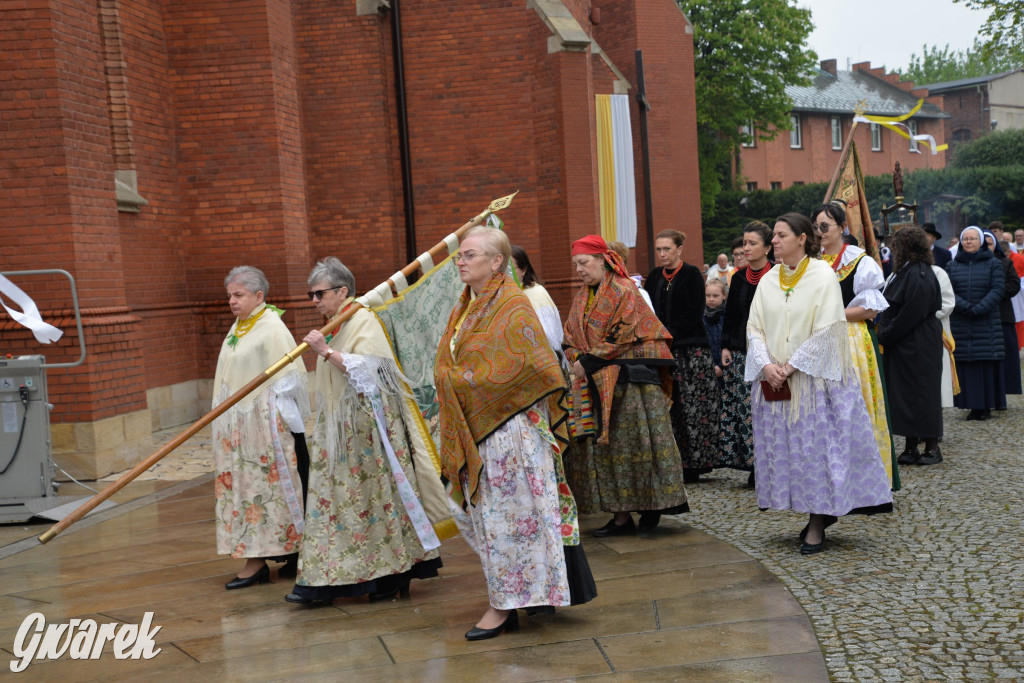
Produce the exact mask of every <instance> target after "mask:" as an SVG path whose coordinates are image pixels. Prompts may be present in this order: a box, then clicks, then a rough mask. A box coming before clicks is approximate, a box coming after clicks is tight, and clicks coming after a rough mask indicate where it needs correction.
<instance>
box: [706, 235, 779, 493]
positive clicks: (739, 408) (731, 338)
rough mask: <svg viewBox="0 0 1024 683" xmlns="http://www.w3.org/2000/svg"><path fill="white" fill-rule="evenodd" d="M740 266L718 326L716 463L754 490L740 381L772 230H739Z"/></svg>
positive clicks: (745, 394) (746, 392) (745, 388)
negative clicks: (743, 476)
mask: <svg viewBox="0 0 1024 683" xmlns="http://www.w3.org/2000/svg"><path fill="white" fill-rule="evenodd" d="M742 249H743V256H744V266H743V267H742V268H740V269H739V270H738V271H736V274H735V275H733V278H732V284H731V285H730V286H729V299H728V300H727V301H726V306H725V322H724V323H723V324H722V365H723V367H724V368H725V377H724V378H723V379H724V380H725V389H724V390H723V391H722V416H721V419H720V420H719V433H718V445H719V448H720V449H721V450H722V454H721V456H720V460H721V462H722V464H724V465H725V466H726V467H733V468H735V469H739V470H746V471H748V472H750V477H749V478H748V479H747V486H748V487H750V488H753V486H754V447H753V443H752V437H751V431H750V383H749V382H746V381H744V379H743V375H744V373H745V372H746V360H747V316H749V315H750V303H751V302H752V301H753V300H754V292H756V291H757V285H758V283H759V282H760V281H761V278H762V277H763V276H764V274H765V273H767V272H768V271H769V270H770V269H771V267H772V264H771V263H769V260H768V255H769V254H770V253H771V250H772V229H771V228H769V227H768V226H767V225H765V224H764V223H762V222H761V221H752V222H750V223H748V224H747V226H746V227H745V228H743V242H742Z"/></svg>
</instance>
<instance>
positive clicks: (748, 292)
mask: <svg viewBox="0 0 1024 683" xmlns="http://www.w3.org/2000/svg"><path fill="white" fill-rule="evenodd" d="M747 270H749V269H748V268H740V269H739V270H738V271H736V274H735V275H733V277H732V281H731V282H730V284H729V298H728V299H727V300H726V303H725V322H724V323H722V348H723V349H729V351H732V352H736V351H739V352H741V353H746V352H747V318H749V317H750V305H751V304H752V303H753V302H754V293H755V292H757V285H752V284H750V283H749V282H747Z"/></svg>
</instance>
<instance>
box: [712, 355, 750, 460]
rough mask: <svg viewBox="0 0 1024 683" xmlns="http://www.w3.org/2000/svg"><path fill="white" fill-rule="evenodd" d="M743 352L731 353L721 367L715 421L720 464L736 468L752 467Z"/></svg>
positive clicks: (748, 388) (745, 360) (747, 388)
mask: <svg viewBox="0 0 1024 683" xmlns="http://www.w3.org/2000/svg"><path fill="white" fill-rule="evenodd" d="M746 367H747V355H746V354H745V353H743V352H742V351H735V352H733V354H732V363H731V364H730V365H727V366H726V367H724V368H722V369H723V370H724V373H723V375H724V376H723V377H722V379H723V380H724V381H725V388H724V389H723V390H722V415H721V418H720V419H719V424H718V443H719V448H721V455H720V456H719V459H718V462H719V464H720V466H722V467H732V468H734V469H738V470H746V471H748V472H749V471H751V470H753V469H754V444H753V432H752V430H751V418H750V382H744V381H743V373H744V371H745V370H746Z"/></svg>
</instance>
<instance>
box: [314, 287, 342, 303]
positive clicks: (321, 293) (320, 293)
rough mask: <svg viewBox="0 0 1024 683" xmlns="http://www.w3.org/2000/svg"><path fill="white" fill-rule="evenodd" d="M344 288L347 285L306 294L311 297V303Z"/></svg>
mask: <svg viewBox="0 0 1024 683" xmlns="http://www.w3.org/2000/svg"><path fill="white" fill-rule="evenodd" d="M344 286H345V285H338V286H337V287H328V288H327V289H317V290H314V291H312V292H306V294H307V295H309V300H310V301H316V300H317V299H323V298H324V294H326V293H327V292H333V291H334V290H336V289H341V288H342V287H344Z"/></svg>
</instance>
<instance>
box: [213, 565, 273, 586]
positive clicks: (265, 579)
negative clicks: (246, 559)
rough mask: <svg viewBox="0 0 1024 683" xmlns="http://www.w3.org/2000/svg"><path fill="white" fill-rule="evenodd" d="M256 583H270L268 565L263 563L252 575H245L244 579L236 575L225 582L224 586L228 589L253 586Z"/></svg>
mask: <svg viewBox="0 0 1024 683" xmlns="http://www.w3.org/2000/svg"><path fill="white" fill-rule="evenodd" d="M257 583H270V567H268V566H267V565H263V567H262V568H261V569H260V570H259V571H258V572H256V573H255V574H253V575H252V576H247V577H245V578H244V579H243V578H241V577H238V576H236V577H235V578H233V579H231V580H230V581H228V582H227V583H225V584H224V587H225V588H227V589H228V590H229V591H230V590H234V589H236V588H248V587H249V586H253V585H255V584H257Z"/></svg>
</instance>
